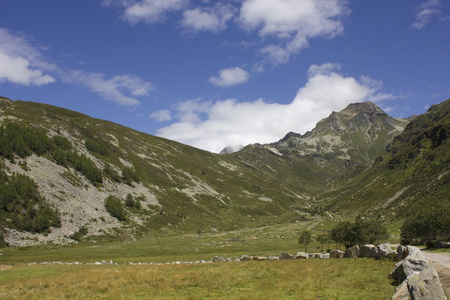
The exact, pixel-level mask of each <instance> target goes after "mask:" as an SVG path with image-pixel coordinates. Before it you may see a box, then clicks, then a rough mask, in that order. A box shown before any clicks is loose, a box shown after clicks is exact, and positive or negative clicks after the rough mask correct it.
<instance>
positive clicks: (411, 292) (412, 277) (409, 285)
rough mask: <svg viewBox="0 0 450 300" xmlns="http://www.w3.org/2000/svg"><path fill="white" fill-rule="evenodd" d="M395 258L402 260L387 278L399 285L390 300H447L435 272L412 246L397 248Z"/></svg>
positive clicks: (418, 250)
mask: <svg viewBox="0 0 450 300" xmlns="http://www.w3.org/2000/svg"><path fill="white" fill-rule="evenodd" d="M397 258H402V260H401V261H399V262H398V263H397V264H396V265H395V268H394V269H393V270H392V272H391V273H390V274H389V278H391V279H394V280H397V281H398V283H399V284H400V285H399V286H397V288H396V289H395V293H394V295H393V296H392V300H401V299H413V300H414V299H433V300H440V299H447V297H445V295H444V291H443V289H442V285H441V282H440V281H439V276H438V274H437V272H436V270H435V269H434V268H433V267H431V266H430V265H429V264H428V262H427V261H426V260H425V257H424V256H423V254H422V253H421V252H420V249H418V248H416V247H413V246H407V247H403V246H399V247H398V248H397Z"/></svg>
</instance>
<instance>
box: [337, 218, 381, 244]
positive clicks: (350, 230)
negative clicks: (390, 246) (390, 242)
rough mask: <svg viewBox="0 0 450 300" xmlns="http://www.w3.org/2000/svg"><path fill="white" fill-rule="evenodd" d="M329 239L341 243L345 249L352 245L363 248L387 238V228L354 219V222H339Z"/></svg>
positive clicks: (375, 221) (377, 223)
mask: <svg viewBox="0 0 450 300" xmlns="http://www.w3.org/2000/svg"><path fill="white" fill-rule="evenodd" d="M330 236H331V239H332V240H333V241H335V242H336V243H338V244H339V245H340V244H341V243H342V244H344V245H345V246H346V247H351V246H353V245H359V246H360V247H361V246H364V245H365V244H367V243H371V244H375V243H378V242H381V241H383V240H386V239H387V238H388V237H389V234H388V231H387V228H386V227H385V226H384V225H383V224H382V223H381V222H380V221H377V220H365V219H363V218H361V217H356V218H355V221H354V222H350V221H341V222H339V223H337V224H336V225H335V226H334V227H333V228H332V229H331V232H330Z"/></svg>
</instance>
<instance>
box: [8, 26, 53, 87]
mask: <svg viewBox="0 0 450 300" xmlns="http://www.w3.org/2000/svg"><path fill="white" fill-rule="evenodd" d="M52 69H54V66H52V65H51V64H50V63H48V62H46V61H45V59H44V58H43V56H42V54H41V52H40V51H39V50H38V49H37V47H34V46H32V45H31V43H30V42H29V40H28V39H27V38H26V37H23V36H18V35H14V34H11V33H10V32H9V31H8V30H7V29H5V28H0V82H2V81H8V82H12V83H16V84H21V85H26V86H29V85H44V84H48V83H52V82H55V78H53V77H52V76H50V75H48V74H44V72H46V71H48V70H52Z"/></svg>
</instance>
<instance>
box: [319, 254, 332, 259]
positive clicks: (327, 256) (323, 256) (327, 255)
mask: <svg viewBox="0 0 450 300" xmlns="http://www.w3.org/2000/svg"><path fill="white" fill-rule="evenodd" d="M320 258H330V253H324V254H322V256H321V257H320Z"/></svg>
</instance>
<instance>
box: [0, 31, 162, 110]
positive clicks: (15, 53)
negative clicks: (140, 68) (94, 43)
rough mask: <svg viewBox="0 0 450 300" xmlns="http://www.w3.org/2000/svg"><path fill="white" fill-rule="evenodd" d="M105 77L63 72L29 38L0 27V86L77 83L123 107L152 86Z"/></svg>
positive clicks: (121, 77) (126, 77) (125, 78)
mask: <svg viewBox="0 0 450 300" xmlns="http://www.w3.org/2000/svg"><path fill="white" fill-rule="evenodd" d="M105 77H106V76H105V74H102V73H93V72H87V71H81V70H71V69H64V68H61V67H59V66H57V65H55V64H52V63H50V62H48V61H47V60H46V59H45V58H44V55H43V54H42V52H41V51H40V49H39V48H38V47H37V46H34V45H32V43H31V42H30V39H29V38H27V37H25V36H21V35H17V34H13V33H11V32H9V31H8V30H7V29H4V28H0V83H1V82H10V83H14V84H18V85H23V86H31V85H36V86H40V85H45V84H49V83H54V82H57V81H58V80H59V81H62V82H66V83H71V84H79V85H82V86H85V87H87V88H89V89H90V90H91V91H93V92H94V93H96V94H98V95H99V96H101V97H102V98H104V99H105V100H108V101H112V102H115V103H116V104H119V105H123V106H137V105H139V104H140V101H139V100H137V99H136V98H135V97H139V96H146V95H148V94H149V93H150V91H152V90H153V84H152V83H151V82H147V81H145V80H144V79H142V78H140V77H137V76H134V75H130V74H126V75H115V76H113V77H112V78H111V79H105Z"/></svg>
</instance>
